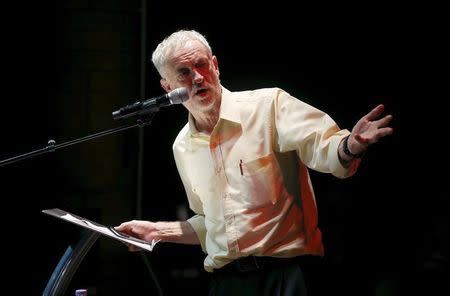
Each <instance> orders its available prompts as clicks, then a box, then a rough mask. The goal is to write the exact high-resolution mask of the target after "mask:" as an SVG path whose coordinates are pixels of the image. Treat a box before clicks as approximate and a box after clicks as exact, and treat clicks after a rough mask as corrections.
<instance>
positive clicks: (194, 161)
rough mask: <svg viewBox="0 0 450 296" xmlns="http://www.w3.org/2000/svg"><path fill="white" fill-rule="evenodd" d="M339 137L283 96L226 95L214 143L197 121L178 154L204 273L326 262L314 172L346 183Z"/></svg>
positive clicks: (315, 114)
mask: <svg viewBox="0 0 450 296" xmlns="http://www.w3.org/2000/svg"><path fill="white" fill-rule="evenodd" d="M348 134H349V131H348V130H340V129H339V127H338V126H337V125H336V123H335V122H334V121H333V120H332V119H331V118H330V117H329V116H328V115H327V114H325V113H324V112H322V111H320V110H318V109H316V108H314V107H312V106H310V105H308V104H306V103H304V102H302V101H300V100H298V99H296V98H294V97H292V96H290V95H289V94H288V93H286V92H285V91H283V90H281V89H279V88H270V89H259V90H254V91H243V92H230V91H228V90H226V89H225V88H223V91H222V103H221V108H220V119H219V121H218V123H217V125H216V126H215V128H214V130H213V132H212V133H211V135H210V136H209V135H205V134H203V133H200V132H198V131H197V130H196V128H195V124H194V123H193V119H192V117H189V122H188V123H187V124H186V126H185V127H184V128H183V129H182V130H181V131H180V133H179V134H178V136H177V138H176V140H175V142H174V144H173V151H174V156H175V161H176V164H177V168H178V171H179V174H180V176H181V180H182V182H183V184H184V187H185V190H186V193H187V197H188V201H189V206H190V208H191V209H192V210H193V211H194V212H195V213H196V215H195V216H193V217H191V218H190V219H189V220H188V222H189V223H190V224H191V225H192V227H193V228H194V230H195V232H196V233H197V235H198V238H199V240H200V242H201V246H202V249H203V250H204V251H205V252H206V253H207V257H206V259H205V261H204V266H205V270H206V271H209V272H211V271H213V269H216V268H220V267H222V266H224V265H225V264H227V263H229V262H230V261H232V260H234V259H236V258H238V257H243V256H248V255H255V256H273V257H293V256H298V255H302V254H317V255H322V254H323V245H322V239H321V232H320V230H319V228H318V221H317V208H316V202H315V197H314V191H313V188H312V185H311V181H310V177H309V174H308V169H307V168H311V169H314V170H317V171H320V172H324V173H331V174H333V175H335V176H337V177H340V178H345V177H348V176H350V175H352V174H353V173H354V172H355V171H356V168H357V166H358V161H356V162H353V164H352V165H351V166H350V167H349V168H345V167H343V166H342V164H341V162H340V161H339V158H338V152H337V150H338V145H339V143H340V141H341V140H342V138H343V137H344V136H346V135H348Z"/></svg>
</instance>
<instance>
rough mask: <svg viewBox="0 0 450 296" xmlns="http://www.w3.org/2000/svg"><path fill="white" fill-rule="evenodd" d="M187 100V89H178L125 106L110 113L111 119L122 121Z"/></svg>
mask: <svg viewBox="0 0 450 296" xmlns="http://www.w3.org/2000/svg"><path fill="white" fill-rule="evenodd" d="M188 99H189V93H188V90H187V88H185V87H180V88H177V89H174V90H172V91H171V92H169V93H167V94H165V95H162V96H160V97H156V98H152V99H148V100H145V101H139V102H136V103H133V104H131V105H127V106H125V107H123V108H120V109H119V110H116V111H114V112H113V113H112V116H113V119H122V118H127V117H130V116H134V115H142V114H146V113H150V112H155V111H158V110H159V108H161V107H165V106H169V105H172V104H181V103H183V102H185V101H187V100H188Z"/></svg>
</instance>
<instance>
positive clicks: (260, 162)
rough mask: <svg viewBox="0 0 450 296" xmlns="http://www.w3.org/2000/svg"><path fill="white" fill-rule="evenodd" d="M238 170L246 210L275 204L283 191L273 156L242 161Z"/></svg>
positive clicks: (278, 170) (277, 166) (280, 177)
mask: <svg viewBox="0 0 450 296" xmlns="http://www.w3.org/2000/svg"><path fill="white" fill-rule="evenodd" d="M239 169H240V180H239V187H240V191H241V195H242V198H243V201H244V203H245V207H246V208H248V209H252V208H259V207H263V206H268V205H270V204H275V203H276V202H277V200H278V199H279V197H280V195H281V193H282V191H283V180H282V176H281V173H280V168H279V165H278V162H277V159H276V157H275V155H274V154H268V155H266V156H263V157H260V158H257V159H253V160H250V161H242V162H241V163H240V164H239Z"/></svg>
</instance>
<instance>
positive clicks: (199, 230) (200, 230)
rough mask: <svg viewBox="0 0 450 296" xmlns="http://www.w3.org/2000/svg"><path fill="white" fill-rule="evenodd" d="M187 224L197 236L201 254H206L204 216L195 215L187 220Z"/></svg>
mask: <svg viewBox="0 0 450 296" xmlns="http://www.w3.org/2000/svg"><path fill="white" fill-rule="evenodd" d="M187 221H188V222H189V224H191V226H192V228H194V231H195V233H196V234H197V237H198V240H199V241H200V245H201V246H202V250H203V252H205V253H206V245H205V242H206V227H205V216H203V215H195V216H192V217H191V218H189V219H188V220H187Z"/></svg>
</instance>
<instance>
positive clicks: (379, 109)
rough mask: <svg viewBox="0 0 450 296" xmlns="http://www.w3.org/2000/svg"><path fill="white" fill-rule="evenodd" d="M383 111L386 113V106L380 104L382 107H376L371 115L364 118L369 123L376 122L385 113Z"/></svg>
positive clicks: (368, 114)
mask: <svg viewBox="0 0 450 296" xmlns="http://www.w3.org/2000/svg"><path fill="white" fill-rule="evenodd" d="M383 111H384V105H383V104H380V105H378V106H376V107H375V108H373V109H372V110H371V111H370V112H369V113H367V115H366V116H364V118H365V119H366V120H367V121H374V120H375V119H377V118H378V117H380V115H381V114H382V113H383Z"/></svg>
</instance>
